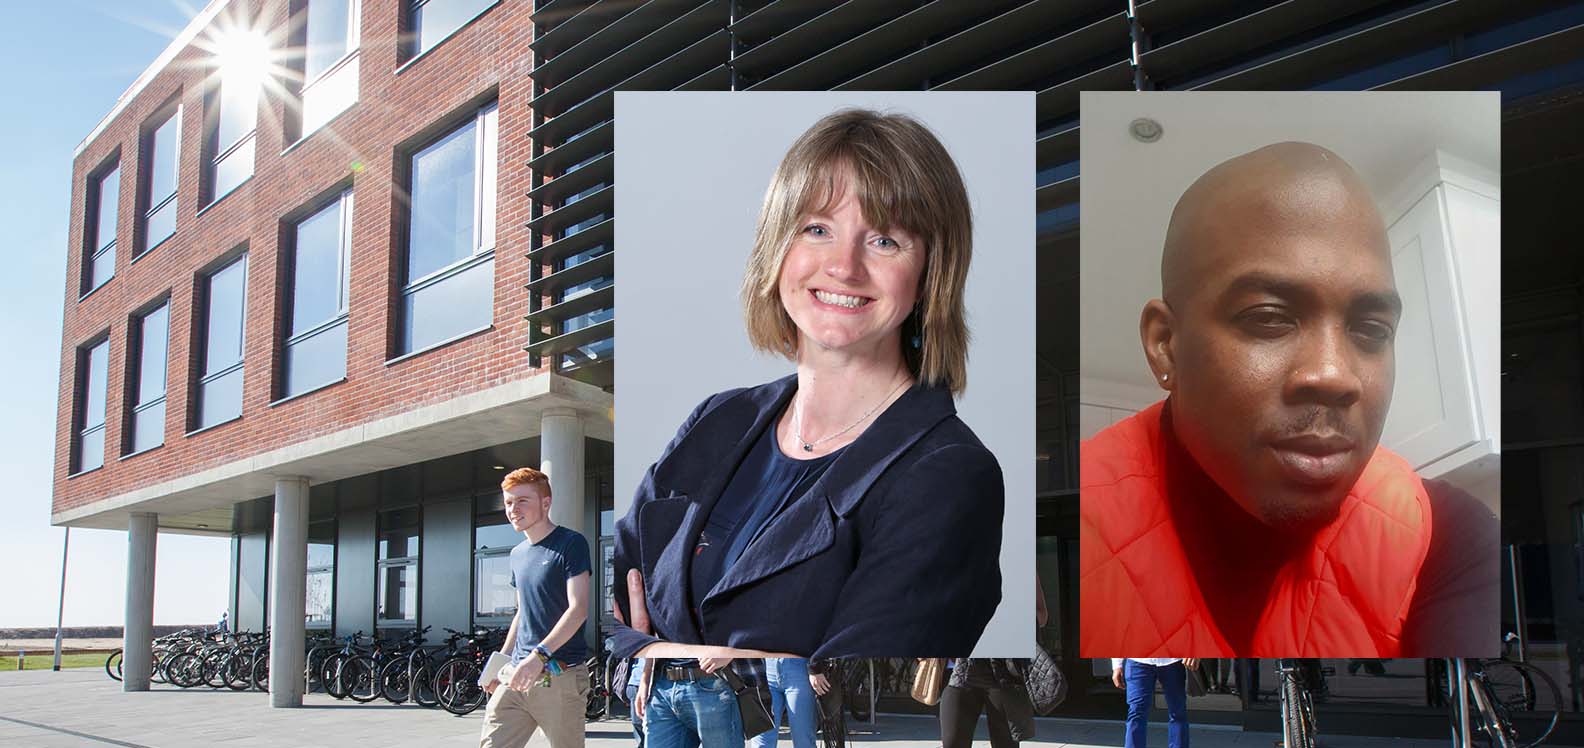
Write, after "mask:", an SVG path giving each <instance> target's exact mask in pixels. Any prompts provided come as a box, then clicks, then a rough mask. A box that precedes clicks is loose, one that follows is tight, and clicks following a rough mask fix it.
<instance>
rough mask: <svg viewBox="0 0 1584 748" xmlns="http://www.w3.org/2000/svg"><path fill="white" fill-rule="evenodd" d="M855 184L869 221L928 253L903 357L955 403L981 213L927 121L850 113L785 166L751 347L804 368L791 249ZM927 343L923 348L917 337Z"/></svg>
mask: <svg viewBox="0 0 1584 748" xmlns="http://www.w3.org/2000/svg"><path fill="white" fill-rule="evenodd" d="M844 174H845V175H848V177H849V180H848V181H850V182H851V184H848V185H846V188H847V189H850V190H852V192H853V197H854V198H855V199H857V201H858V205H859V207H860V208H861V210H862V211H863V217H864V221H865V222H867V223H868V224H869V225H870V226H872V227H873V228H874V229H875V230H876V231H881V232H885V231H891V230H893V228H900V229H901V230H903V231H906V232H907V233H909V234H912V235H913V236H915V237H917V239H918V241H919V243H920V244H921V245H922V248H923V251H924V272H923V274H922V275H921V276H920V280H919V286H920V287H919V301H918V304H917V305H916V306H915V307H914V308H913V312H912V313H911V314H909V315H908V317H907V319H906V320H904V321H903V323H902V329H901V335H902V353H903V358H904V359H905V360H906V361H907V365H908V369H909V370H910V371H911V372H912V374H913V376H914V377H916V378H917V379H918V380H919V381H920V382H922V383H924V384H926V385H930V386H945V387H947V388H949V389H950V390H951V392H952V394H953V395H960V394H962V391H963V388H965V387H966V386H967V385H968V323H967V320H966V311H965V310H964V309H963V286H964V284H965V283H966V281H967V279H968V262H969V260H970V259H971V258H972V255H973V210H972V208H971V207H969V204H968V191H967V189H966V188H965V187H964V186H963V180H962V175H961V174H960V173H958V171H957V164H956V163H955V162H953V161H952V157H951V154H949V153H947V152H946V148H945V147H944V146H942V145H941V142H940V141H939V140H938V139H936V137H935V135H934V134H933V133H931V132H930V131H929V129H928V128H926V127H925V126H924V125H923V124H921V123H920V122H919V121H918V120H916V119H913V118H912V117H909V116H907V115H904V114H880V113H878V112H874V111H870V110H867V109H846V110H842V111H839V112H836V113H834V114H829V115H826V116H825V117H824V118H822V119H821V120H820V121H818V122H816V123H814V126H813V127H810V128H809V129H808V131H807V132H805V133H803V135H802V136H800V137H799V138H798V139H797V142H795V143H793V144H792V148H791V150H789V151H787V154H786V157H785V158H783V159H781V165H780V166H779V167H777V168H776V172H775V176H774V177H772V178H771V180H770V188H769V189H768V190H767V191H766V192H765V198H764V207H763V208H762V209H761V210H760V213H759V229H758V231H757V232H756V234H755V236H754V246H753V253H752V254H750V255H749V257H748V270H747V273H746V274H745V275H744V276H743V286H742V303H743V318H744V322H745V323H746V325H747V327H748V340H749V342H750V343H751V344H752V345H753V346H754V348H757V349H759V350H761V351H766V352H769V353H777V354H780V355H782V356H786V357H787V358H789V359H796V357H797V346H798V331H797V327H796V326H795V325H793V323H792V318H791V317H789V316H788V315H787V313H786V308H785V307H784V306H783V305H782V303H781V296H780V293H779V292H778V287H777V282H778V281H779V279H780V275H781V264H782V262H783V261H784V260H785V259H786V255H787V250H788V249H789V248H791V246H792V242H793V240H794V239H796V238H797V235H798V232H799V231H800V230H801V229H802V228H803V221H804V220H806V219H807V217H808V216H809V215H810V214H812V213H819V212H825V211H828V210H830V209H831V208H833V207H834V203H835V201H836V200H838V199H840V197H841V195H840V194H838V190H839V189H841V187H842V185H840V184H839V183H838V181H839V178H840V177H841V176H843V175H844ZM915 336H917V337H918V338H919V339H920V347H918V348H914V347H913V344H912V340H913V338H914V337H915Z"/></svg>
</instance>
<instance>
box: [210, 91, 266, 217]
mask: <svg viewBox="0 0 1584 748" xmlns="http://www.w3.org/2000/svg"><path fill="white" fill-rule="evenodd" d="M256 67H257V66H255V65H248V64H236V65H232V66H230V67H222V68H221V69H220V72H219V82H218V85H217V86H216V87H215V89H214V90H212V91H210V94H209V98H208V107H207V109H208V128H209V139H208V143H207V149H206V152H207V154H208V157H207V158H206V159H205V161H204V167H205V169H206V172H205V180H204V183H205V190H206V191H207V192H206V194H207V197H208V199H209V202H214V201H216V200H219V199H220V198H222V197H225V196H226V193H228V192H230V191H231V190H234V189H236V188H237V186H238V185H240V184H242V183H243V182H246V181H247V180H248V178H249V177H252V176H253V151H254V144H255V143H256V141H257V137H256V133H257V125H258V98H259V96H258V94H259V89H260V87H261V85H260V84H261V83H262V82H263V79H262V74H263V71H262V70H258V69H255V68H256Z"/></svg>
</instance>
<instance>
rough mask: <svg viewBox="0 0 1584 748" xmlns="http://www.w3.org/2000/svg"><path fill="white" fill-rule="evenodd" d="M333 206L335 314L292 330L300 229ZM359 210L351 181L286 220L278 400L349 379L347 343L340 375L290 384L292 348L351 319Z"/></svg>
mask: <svg viewBox="0 0 1584 748" xmlns="http://www.w3.org/2000/svg"><path fill="white" fill-rule="evenodd" d="M331 208H338V209H339V211H340V215H339V224H340V226H339V230H338V231H337V232H336V236H337V237H338V238H337V242H338V246H337V247H336V268H337V273H338V275H339V278H338V281H339V282H338V283H337V284H336V294H337V298H336V309H335V313H334V314H332V315H331V316H329V317H327V318H325V319H322V320H319V321H318V322H316V323H314V324H313V325H312V326H311V327H308V328H306V329H304V330H302V331H301V332H297V333H293V332H292V328H293V327H294V326H295V324H296V314H297V311H296V304H297V290H298V289H297V262H298V256H297V253H298V250H299V249H300V248H301V247H300V246H299V244H298V242H299V234H300V229H301V227H302V225H303V224H304V223H307V222H308V221H311V220H313V219H315V218H318V217H319V216H320V215H322V214H323V213H324V212H325V211H327V210H330V209H331ZM356 213H357V207H356V197H355V193H354V190H353V187H352V185H350V184H349V185H346V186H345V187H344V188H343V189H341V190H340V191H339V192H335V193H333V194H332V195H331V196H330V197H328V198H325V199H322V200H319V201H317V202H315V203H313V204H312V207H311V208H309V209H308V210H307V211H306V212H303V213H299V214H297V216H296V217H295V218H292V219H290V220H288V221H287V222H286V226H285V230H284V231H283V232H282V234H284V236H283V239H284V242H283V245H284V246H283V249H284V250H285V251H284V252H283V253H282V254H283V256H284V257H283V259H284V262H283V263H282V272H281V281H280V286H281V288H282V290H283V294H282V295H283V297H284V298H283V300H282V304H281V308H282V310H283V316H282V318H281V329H280V371H279V372H278V373H277V375H276V377H275V380H276V382H275V395H276V402H280V401H284V400H289V399H292V398H295V397H301V396H303V395H306V394H309V393H311V392H314V391H315V390H319V389H323V388H324V387H327V386H329V385H331V384H335V383H336V382H342V381H345V380H346V363H345V359H346V355H347V350H346V346H343V348H342V351H341V357H342V359H343V360H342V369H341V376H340V377H337V378H334V379H330V380H328V381H324V382H317V383H314V384H311V385H307V386H305V387H303V388H302V389H300V390H298V391H296V392H293V391H291V389H290V387H289V383H290V377H291V351H292V348H293V347H294V346H296V345H298V344H300V343H303V342H305V341H307V340H310V339H312V338H315V337H318V336H319V335H323V334H325V333H329V332H331V331H333V330H335V329H336V328H337V327H340V326H343V325H347V324H349V322H350V319H351V305H352V227H353V221H354V220H356Z"/></svg>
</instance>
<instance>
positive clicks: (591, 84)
mask: <svg viewBox="0 0 1584 748" xmlns="http://www.w3.org/2000/svg"><path fill="white" fill-rule="evenodd" d="M718 6H719V2H717V0H708V1H707V2H703V3H700V2H698V0H655V2H653V3H650V4H649V5H645V6H644V9H645V10H637V11H633V12H632V13H629V14H627V15H625V16H623V17H621V18H620V19H618V20H617V21H616V22H614V23H612V24H611V25H609V26H607V27H605V28H604V29H601V30H600V31H599V32H597V33H596V34H594V36H591V37H589V38H588V39H586V40H584V41H583V42H582V43H580V44H578V45H576V46H574V47H572V48H571V49H569V50H567V51H566V52H564V53H563V54H562V55H561V56H558V57H552V58H550V59H548V60H546V61H544V63H543V64H540V65H538V66H536V67H535V68H534V72H533V73H532V77H533V79H534V82H535V83H536V84H538V85H539V86H540V89H539V90H540V91H541V93H540V94H539V95H538V96H536V97H534V99H533V101H531V102H529V106H532V107H533V108H534V111H535V112H539V113H543V114H545V115H546V116H555V114H557V113H559V111H560V110H561V109H562V108H564V107H566V106H568V105H570V104H572V103H575V102H577V101H580V100H582V99H584V98H587V97H588V95H589V94H591V93H594V92H597V91H601V90H603V89H606V88H609V87H611V86H613V85H616V84H617V83H618V82H620V81H621V80H622V79H624V78H626V77H627V76H628V75H629V74H630V73H631V71H632V70H633V69H634V68H642V67H648V66H649V65H652V64H654V63H656V62H659V61H660V60H663V59H665V58H666V57H667V56H669V55H670V54H671V53H673V52H675V51H676V50H678V49H680V48H682V47H684V46H686V45H687V43H688V42H692V41H695V40H697V39H698V38H700V37H702V36H704V35H705V34H707V33H708V32H709V31H710V30H711V29H712V28H719V27H720V18H719V15H720V13H719V11H720V8H719V7H718ZM649 8H654V10H648V9H649ZM682 10H686V12H685V13H683V14H682V15H681V16H676V15H674V13H672V12H671V11H682Z"/></svg>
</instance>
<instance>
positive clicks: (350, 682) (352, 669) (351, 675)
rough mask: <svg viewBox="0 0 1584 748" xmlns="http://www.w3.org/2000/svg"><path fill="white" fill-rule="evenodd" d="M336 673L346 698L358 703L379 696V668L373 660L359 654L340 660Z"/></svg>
mask: <svg viewBox="0 0 1584 748" xmlns="http://www.w3.org/2000/svg"><path fill="white" fill-rule="evenodd" d="M338 675H339V678H340V681H341V687H342V688H343V689H345V690H346V695H347V698H349V699H351V700H353V701H356V702H357V703H359V704H367V703H369V702H370V701H373V700H375V699H377V698H379V695H380V688H379V670H378V669H377V667H376V666H375V664H374V661H373V660H371V659H369V658H367V657H363V656H361V655H359V656H357V657H353V658H351V659H347V660H342V661H341V672H340V673H339V674H338Z"/></svg>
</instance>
